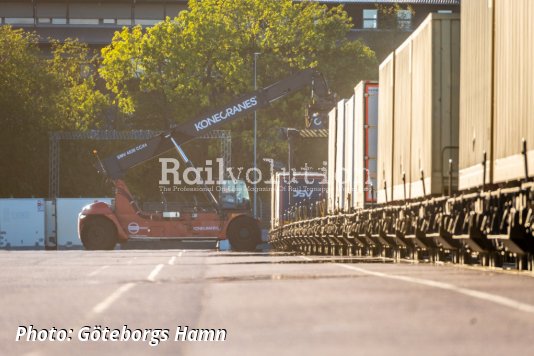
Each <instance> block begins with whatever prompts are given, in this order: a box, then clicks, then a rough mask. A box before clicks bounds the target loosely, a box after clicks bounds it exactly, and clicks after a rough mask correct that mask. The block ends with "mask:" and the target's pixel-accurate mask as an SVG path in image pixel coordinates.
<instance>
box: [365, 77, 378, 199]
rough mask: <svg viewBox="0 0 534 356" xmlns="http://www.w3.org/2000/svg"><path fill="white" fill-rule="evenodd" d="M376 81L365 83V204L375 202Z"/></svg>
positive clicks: (376, 149)
mask: <svg viewBox="0 0 534 356" xmlns="http://www.w3.org/2000/svg"><path fill="white" fill-rule="evenodd" d="M378 93H379V89H378V83H377V82H367V83H366V85H365V118H366V126H365V134H364V136H365V164H364V166H365V167H364V168H365V174H366V176H365V177H364V183H363V186H364V200H365V204H369V203H376V189H377V182H378V181H377V167H378V166H377V157H378Z"/></svg>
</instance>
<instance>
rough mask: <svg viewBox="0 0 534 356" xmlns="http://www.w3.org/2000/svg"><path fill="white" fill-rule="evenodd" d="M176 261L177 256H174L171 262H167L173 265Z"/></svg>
mask: <svg viewBox="0 0 534 356" xmlns="http://www.w3.org/2000/svg"><path fill="white" fill-rule="evenodd" d="M174 261H176V256H172V257H171V259H170V260H169V262H167V263H168V264H170V265H171V266H172V265H173V264H174Z"/></svg>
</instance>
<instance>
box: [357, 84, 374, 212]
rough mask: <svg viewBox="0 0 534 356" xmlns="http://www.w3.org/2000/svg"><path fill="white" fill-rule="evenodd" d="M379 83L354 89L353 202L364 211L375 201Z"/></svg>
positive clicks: (359, 85) (358, 86) (360, 85)
mask: <svg viewBox="0 0 534 356" xmlns="http://www.w3.org/2000/svg"><path fill="white" fill-rule="evenodd" d="M377 129H378V83H377V82H372V81H361V82H360V83H358V85H357V86H356V88H355V89H354V134H353V136H354V143H353V145H352V146H351V147H352V148H353V149H354V154H353V156H354V159H353V166H352V169H353V170H354V173H353V177H352V179H353V182H352V187H353V193H352V195H353V199H352V205H351V207H352V208H354V209H363V208H365V207H366V206H367V205H368V204H372V203H374V202H375V201H376V198H375V197H376V169H377V134H378V132H377V131H378V130H377Z"/></svg>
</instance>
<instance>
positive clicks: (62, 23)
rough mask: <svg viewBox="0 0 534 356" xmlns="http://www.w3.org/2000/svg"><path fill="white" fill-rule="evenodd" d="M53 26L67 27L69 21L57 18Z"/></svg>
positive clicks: (53, 21)
mask: <svg viewBox="0 0 534 356" xmlns="http://www.w3.org/2000/svg"><path fill="white" fill-rule="evenodd" d="M52 24H54V25H66V24H67V19H65V18H60V17H56V18H53V19H52Z"/></svg>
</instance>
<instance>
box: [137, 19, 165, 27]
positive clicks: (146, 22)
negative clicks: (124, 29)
mask: <svg viewBox="0 0 534 356" xmlns="http://www.w3.org/2000/svg"><path fill="white" fill-rule="evenodd" d="M158 22H161V20H146V19H144V20H143V19H135V24H136V25H142V26H154V25H155V24H157V23H158Z"/></svg>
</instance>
